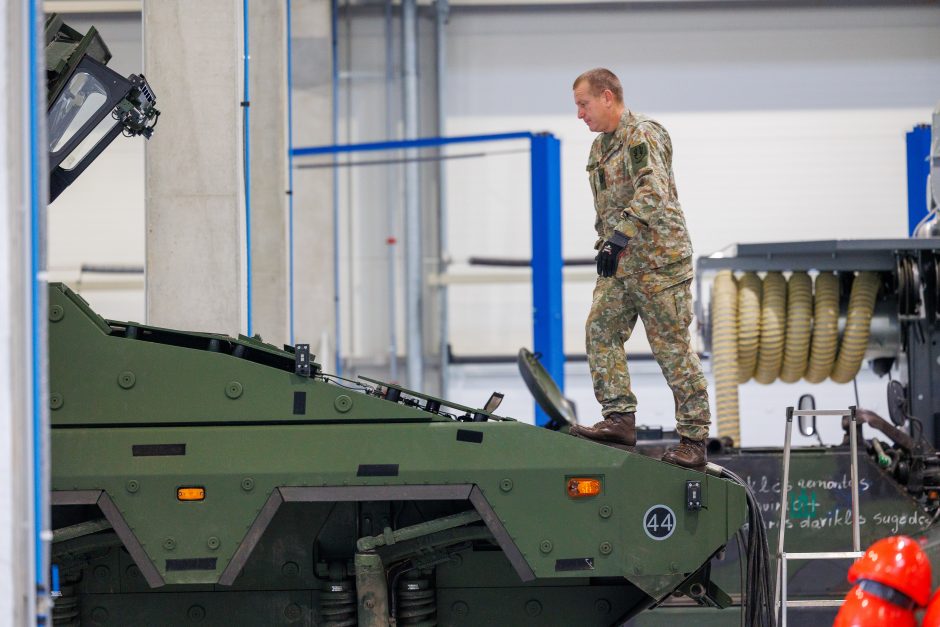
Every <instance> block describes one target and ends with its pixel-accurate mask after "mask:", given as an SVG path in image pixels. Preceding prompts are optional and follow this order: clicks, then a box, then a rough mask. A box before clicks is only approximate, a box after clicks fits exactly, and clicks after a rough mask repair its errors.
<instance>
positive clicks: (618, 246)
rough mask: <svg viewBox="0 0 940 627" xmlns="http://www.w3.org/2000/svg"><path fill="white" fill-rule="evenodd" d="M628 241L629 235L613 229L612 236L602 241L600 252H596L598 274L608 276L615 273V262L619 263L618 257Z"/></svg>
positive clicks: (624, 249) (621, 254)
mask: <svg viewBox="0 0 940 627" xmlns="http://www.w3.org/2000/svg"><path fill="white" fill-rule="evenodd" d="M629 243H630V238H629V237H627V236H626V235H624V234H623V233H621V232H620V231H614V234H613V236H612V237H611V238H610V239H609V240H607V241H606V242H604V245H603V246H601V250H600V252H599V253H597V257H596V260H597V275H598V276H606V277H610V276H614V275H615V274H616V273H617V264H618V263H620V258H621V257H623V253H624V251H626V249H627V244H629Z"/></svg>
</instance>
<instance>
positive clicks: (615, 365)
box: [585, 259, 711, 440]
mask: <svg viewBox="0 0 940 627" xmlns="http://www.w3.org/2000/svg"><path fill="white" fill-rule="evenodd" d="M691 275H692V264H691V260H690V259H684V260H682V261H679V262H676V263H674V264H670V265H669V266H666V267H665V268H661V269H659V270H656V271H654V272H649V273H641V274H633V275H624V274H622V272H618V274H617V276H614V277H609V278H605V277H598V278H597V284H596V285H595V287H594V299H593V302H592V303H591V312H590V314H588V319H587V324H586V325H585V332H586V336H587V358H588V365H589V366H590V368H591V379H592V380H593V383H594V395H595V396H596V397H597V401H598V402H599V403H600V404H601V408H602V414H603V415H605V416H606V415H607V414H609V413H611V412H632V411H636V404H637V401H636V396H634V394H633V392H632V391H631V389H630V371H629V369H628V368H627V356H626V352H625V350H624V344H625V343H626V342H627V340H628V339H630V336H631V335H632V333H633V329H634V327H635V325H636V321H637V318H640V319H642V320H643V326H644V327H645V328H646V336H647V338H648V339H649V343H650V347H651V348H652V349H653V356H654V357H655V358H656V361H657V362H658V363H659V367H660V368H661V369H662V371H663V376H665V377H666V382H667V383H668V384H669V387H670V389H672V394H673V397H674V398H675V405H676V406H675V410H676V431H678V433H679V435H683V436H685V437H687V438H691V439H693V440H702V439H704V438H705V437H707V436H708V426H709V423H710V422H711V416H710V412H709V408H708V384H707V381H706V380H705V375H704V374H703V373H702V364H701V362H700V361H699V358H698V355H696V354H695V351H693V350H692V346H691V337H690V335H689V324H691V322H692V290H691V282H692V279H691ZM685 277H688V278H685ZM677 280H678V282H677Z"/></svg>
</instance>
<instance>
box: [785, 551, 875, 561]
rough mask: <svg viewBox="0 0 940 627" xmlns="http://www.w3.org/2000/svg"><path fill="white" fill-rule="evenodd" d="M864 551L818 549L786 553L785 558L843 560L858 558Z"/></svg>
mask: <svg viewBox="0 0 940 627" xmlns="http://www.w3.org/2000/svg"><path fill="white" fill-rule="evenodd" d="M863 555H865V552H864V551H816V552H813V553H784V554H783V559H785V560H841V559H858V558H859V557H861V556H863Z"/></svg>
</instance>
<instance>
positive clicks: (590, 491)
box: [568, 477, 601, 499]
mask: <svg viewBox="0 0 940 627" xmlns="http://www.w3.org/2000/svg"><path fill="white" fill-rule="evenodd" d="M600 493H601V480H600V479H590V478H587V477H574V478H571V479H568V496H570V497H571V498H574V499H580V498H584V497H585V496H597V495H598V494H600Z"/></svg>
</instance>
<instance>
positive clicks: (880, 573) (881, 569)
mask: <svg viewBox="0 0 940 627" xmlns="http://www.w3.org/2000/svg"><path fill="white" fill-rule="evenodd" d="M930 574H931V573H930V562H929V561H928V560H927V555H926V554H925V553H924V551H923V550H922V549H921V548H920V544H918V543H917V541H916V540H913V539H912V538H908V537H907V536H891V537H890V538H882V539H881V540H878V541H877V542H875V543H874V544H872V545H871V546H870V547H868V550H867V551H865V555H863V556H862V557H860V558H859V559H858V560H856V562H855V563H854V564H852V567H851V568H849V583H855V582H857V581H858V580H860V579H867V580H869V581H875V582H878V583H880V584H884V585H886V586H888V587H890V588H894V589H895V590H897V591H898V592H901V593H903V594H906V595H907V596H909V597H910V598H911V599H913V600H914V602H915V603H916V604H917V605H919V606H920V607H923V606H925V605H927V600H928V599H929V598H930Z"/></svg>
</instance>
